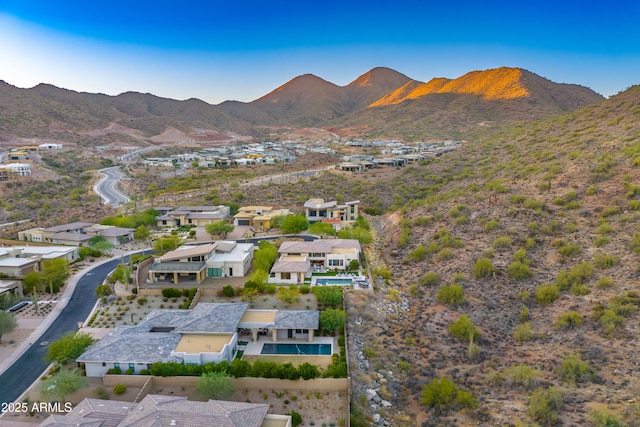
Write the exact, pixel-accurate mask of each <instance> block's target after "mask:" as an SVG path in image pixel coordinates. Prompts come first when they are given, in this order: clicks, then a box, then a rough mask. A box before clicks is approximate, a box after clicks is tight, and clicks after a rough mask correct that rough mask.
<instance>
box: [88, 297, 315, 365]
mask: <svg viewBox="0 0 640 427" xmlns="http://www.w3.org/2000/svg"><path fill="white" fill-rule="evenodd" d="M247 306H248V304H246V303H239V304H233V303H200V304H198V305H196V307H195V308H194V309H192V310H153V311H152V312H151V313H149V314H148V315H147V317H145V318H144V319H143V320H142V321H141V322H140V323H139V324H138V325H136V326H118V327H116V328H114V329H113V330H112V331H111V332H110V333H109V334H107V335H106V336H105V337H104V338H102V339H101V340H100V341H98V342H97V343H95V344H93V345H92V346H91V347H89V348H88V349H87V350H86V351H85V352H84V353H83V354H82V355H80V357H78V358H77V359H76V361H77V362H78V363H82V364H84V366H85V369H86V372H87V376H88V377H100V376H102V375H104V374H105V373H107V371H108V370H109V369H111V368H116V369H121V370H122V371H123V372H124V371H126V370H130V371H131V372H133V373H140V371H141V370H143V369H149V368H150V367H151V365H152V364H153V363H155V362H168V361H173V362H178V363H185V364H196V365H202V364H205V363H209V362H214V363H219V362H222V361H223V360H226V361H227V362H229V363H231V361H232V360H233V359H234V358H235V357H236V354H237V351H238V330H250V331H251V332H252V338H253V340H254V341H257V338H258V331H259V330H265V329H266V330H270V331H271V337H272V340H273V341H274V342H276V341H278V340H279V339H288V338H293V337H294V334H295V338H298V339H299V338H307V339H308V340H309V341H313V334H314V332H313V331H314V330H316V329H318V324H319V323H318V322H319V312H318V311H316V310H291V311H287V310H247ZM299 334H302V335H299Z"/></svg>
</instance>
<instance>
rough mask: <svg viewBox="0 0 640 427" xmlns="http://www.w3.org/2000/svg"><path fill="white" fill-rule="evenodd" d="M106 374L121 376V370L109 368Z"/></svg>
mask: <svg viewBox="0 0 640 427" xmlns="http://www.w3.org/2000/svg"><path fill="white" fill-rule="evenodd" d="M107 374H111V375H122V369H121V368H110V369H108V370H107Z"/></svg>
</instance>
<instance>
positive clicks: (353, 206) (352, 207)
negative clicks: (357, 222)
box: [351, 205, 356, 213]
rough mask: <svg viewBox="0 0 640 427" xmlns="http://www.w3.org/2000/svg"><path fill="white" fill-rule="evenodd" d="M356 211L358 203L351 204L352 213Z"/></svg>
mask: <svg viewBox="0 0 640 427" xmlns="http://www.w3.org/2000/svg"><path fill="white" fill-rule="evenodd" d="M355 212H356V205H351V213H355Z"/></svg>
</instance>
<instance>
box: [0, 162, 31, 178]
mask: <svg viewBox="0 0 640 427" xmlns="http://www.w3.org/2000/svg"><path fill="white" fill-rule="evenodd" d="M0 171H3V172H6V174H3V175H6V177H7V179H8V178H9V176H10V175H12V176H29V175H31V165H30V164H28V163H9V164H7V165H0Z"/></svg>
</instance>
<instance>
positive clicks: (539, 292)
mask: <svg viewBox="0 0 640 427" xmlns="http://www.w3.org/2000/svg"><path fill="white" fill-rule="evenodd" d="M535 297H536V302H538V304H551V303H552V302H554V301H555V300H557V299H558V298H559V297H560V289H559V288H558V285H556V284H555V283H549V284H548V285H540V286H538V288H537V289H536V291H535Z"/></svg>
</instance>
